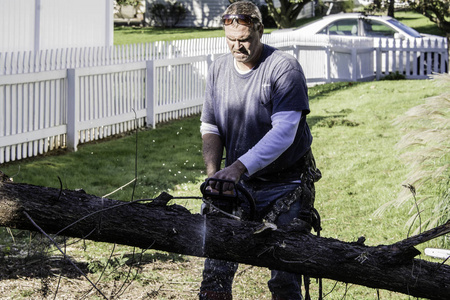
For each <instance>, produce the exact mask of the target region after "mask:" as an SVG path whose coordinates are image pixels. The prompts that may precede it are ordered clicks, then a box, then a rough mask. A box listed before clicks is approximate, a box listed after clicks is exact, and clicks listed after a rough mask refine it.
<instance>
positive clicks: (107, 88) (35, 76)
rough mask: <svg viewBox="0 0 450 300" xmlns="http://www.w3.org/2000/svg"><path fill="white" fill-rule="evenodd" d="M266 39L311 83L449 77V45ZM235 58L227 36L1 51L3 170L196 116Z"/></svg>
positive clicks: (0, 150)
mask: <svg viewBox="0 0 450 300" xmlns="http://www.w3.org/2000/svg"><path fill="white" fill-rule="evenodd" d="M263 41H264V42H265V43H267V44H270V45H273V46H276V47H278V48H280V49H282V50H283V51H287V52H289V53H291V54H293V55H294V56H295V57H297V59H298V60H299V61H300V63H301V64H302V66H303V69H304V71H305V75H306V77H307V79H308V83H309V84H317V83H325V82H333V81H360V80H372V79H374V78H380V77H381V76H382V75H383V73H384V74H387V73H389V72H395V71H399V72H400V73H405V74H406V76H407V77H408V78H417V79H419V78H427V76H428V75H429V74H430V73H431V71H434V72H439V73H442V72H444V70H443V68H442V66H443V65H444V63H445V62H446V61H448V57H447V52H446V51H447V50H446V44H445V40H444V39H442V40H433V41H432V40H426V39H424V41H420V42H419V41H417V42H413V43H411V42H408V43H395V42H394V41H393V40H388V41H387V42H384V41H379V44H377V45H374V44H373V42H372V41H371V40H367V39H361V40H358V41H353V40H350V39H345V38H340V39H330V38H327V37H322V38H317V37H316V38H313V39H307V38H302V37H293V36H292V35H291V36H288V35H286V36H285V35H276V36H275V35H265V36H264V37H263ZM227 52H228V49H227V46H226V43H225V41H224V39H223V38H210V39H194V40H185V41H174V42H156V43H149V44H137V45H127V46H115V47H95V48H94V47H93V48H83V49H77V48H73V49H55V50H47V51H41V52H39V53H33V52H21V53H0V163H4V162H9V161H15V160H19V159H23V158H26V157H32V156H37V155H40V154H43V153H46V152H48V151H50V150H52V149H57V148H63V147H67V148H69V149H71V150H76V149H77V146H78V145H79V144H82V143H85V142H88V141H93V140H98V139H102V138H105V137H108V136H112V135H115V134H119V133H123V132H127V131H130V130H134V129H136V127H143V126H153V127H155V125H156V124H157V123H160V122H166V121H169V120H172V119H178V118H182V117H185V116H190V115H194V114H198V113H199V112H200V111H201V107H202V103H203V97H204V95H203V93H204V88H205V84H206V75H207V70H208V66H209V64H210V63H211V61H213V60H214V58H215V57H216V56H217V55H221V54H223V53H227ZM411 59H412V60H413V62H414V63H410V60H411ZM416 61H419V65H418V63H416ZM407 62H409V63H407ZM425 63H426V67H424V65H425ZM420 64H422V65H420Z"/></svg>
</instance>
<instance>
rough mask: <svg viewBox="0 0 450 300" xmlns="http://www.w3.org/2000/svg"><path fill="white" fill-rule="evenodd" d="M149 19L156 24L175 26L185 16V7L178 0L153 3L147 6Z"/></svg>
mask: <svg viewBox="0 0 450 300" xmlns="http://www.w3.org/2000/svg"><path fill="white" fill-rule="evenodd" d="M148 12H149V15H150V19H151V20H152V21H153V22H154V24H155V25H156V26H160V27H163V28H166V27H175V26H176V25H177V24H178V23H179V22H180V21H182V20H184V18H186V8H185V7H184V6H183V5H182V4H181V3H178V2H173V3H165V4H164V3H154V4H152V5H150V7H149V8H148Z"/></svg>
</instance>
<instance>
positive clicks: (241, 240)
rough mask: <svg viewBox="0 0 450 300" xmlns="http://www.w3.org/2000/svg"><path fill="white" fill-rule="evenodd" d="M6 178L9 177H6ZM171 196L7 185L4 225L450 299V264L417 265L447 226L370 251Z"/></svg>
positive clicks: (0, 185)
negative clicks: (422, 247)
mask: <svg viewBox="0 0 450 300" xmlns="http://www.w3.org/2000/svg"><path fill="white" fill-rule="evenodd" d="M6 179H7V178H6ZM172 198H173V197H172V196H171V195H169V194H166V193H163V194H161V195H160V196H159V197H158V198H156V199H147V200H138V201H132V202H120V201H115V200H111V199H105V198H99V197H95V196H92V195H88V194H86V193H83V192H77V191H71V190H63V189H54V188H46V187H38V186H32V185H27V184H17V183H11V182H1V180H0V226H6V227H12V228H18V229H25V230H32V231H41V232H42V233H45V234H47V235H48V234H56V235H65V236H72V237H80V238H87V239H91V240H96V241H103V242H110V243H119V244H124V245H130V246H136V247H140V248H143V249H148V248H153V249H158V250H163V251H169V252H175V253H180V254H185V255H193V256H200V257H211V258H216V259H223V260H228V261H236V262H242V263H246V264H250V265H255V266H261V267H268V268H276V269H279V270H285V271H289V272H294V273H300V274H304V275H308V276H311V277H322V278H330V279H333V280H338V281H344V282H347V283H355V284H360V285H364V286H368V287H372V288H380V289H387V290H391V291H397V292H401V293H405V294H408V295H410V296H414V297H424V298H431V299H448V295H449V294H450V281H449V280H448V278H449V277H450V266H448V265H445V264H437V263H431V262H427V261H425V260H420V259H414V257H415V256H416V255H418V254H419V253H420V252H419V251H418V250H417V249H416V248H415V246H416V245H418V244H421V243H424V242H426V241H429V240H431V239H433V238H436V237H438V236H442V235H445V234H447V233H449V232H450V221H449V222H447V224H445V225H443V226H440V227H437V228H434V229H432V230H429V231H427V232H424V233H422V234H420V235H417V236H414V237H410V238H408V239H405V240H403V241H400V242H397V243H394V244H392V245H380V246H376V247H369V246H366V245H364V239H363V238H360V239H359V240H358V242H352V243H347V242H342V241H339V240H337V239H333V238H325V237H318V236H315V235H313V234H310V233H307V232H305V230H304V227H302V226H300V225H295V226H287V227H283V228H278V229H276V230H273V227H270V226H262V225H263V224H261V223H258V222H244V221H239V220H234V219H229V218H224V217H221V216H215V215H206V216H201V215H199V214H191V213H190V212H189V211H188V210H187V209H186V208H184V207H182V206H179V205H167V203H168V201H170V200H171V199H172Z"/></svg>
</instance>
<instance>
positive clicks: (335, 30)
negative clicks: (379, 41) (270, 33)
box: [294, 13, 422, 39]
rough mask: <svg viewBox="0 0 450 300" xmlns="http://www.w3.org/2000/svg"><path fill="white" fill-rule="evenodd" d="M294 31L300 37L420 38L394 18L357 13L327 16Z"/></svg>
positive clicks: (414, 31)
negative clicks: (323, 35) (300, 35)
mask: <svg viewBox="0 0 450 300" xmlns="http://www.w3.org/2000/svg"><path fill="white" fill-rule="evenodd" d="M294 31H295V32H296V33H299V34H302V35H303V34H304V35H315V34H326V35H342V36H355V37H357V36H359V37H382V38H396V39H405V38H411V39H414V38H421V37H422V35H421V34H420V33H419V32H417V31H416V30H414V29H412V28H411V27H408V26H406V25H405V24H403V23H401V22H399V21H397V20H396V19H394V18H391V17H388V16H366V15H363V14H358V13H341V14H334V15H329V16H326V17H323V18H322V19H320V20H317V21H315V22H312V23H310V24H307V25H305V26H303V27H300V28H298V29H294Z"/></svg>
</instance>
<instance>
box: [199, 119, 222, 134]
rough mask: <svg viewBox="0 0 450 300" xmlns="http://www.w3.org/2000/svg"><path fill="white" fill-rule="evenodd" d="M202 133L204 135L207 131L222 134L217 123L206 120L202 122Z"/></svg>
mask: <svg viewBox="0 0 450 300" xmlns="http://www.w3.org/2000/svg"><path fill="white" fill-rule="evenodd" d="M200 133H201V134H202V136H203V135H204V134H206V133H212V134H217V135H220V133H219V128H217V126H216V125H213V124H209V123H205V122H202V124H201V125H200Z"/></svg>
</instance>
